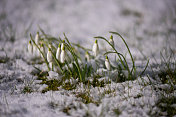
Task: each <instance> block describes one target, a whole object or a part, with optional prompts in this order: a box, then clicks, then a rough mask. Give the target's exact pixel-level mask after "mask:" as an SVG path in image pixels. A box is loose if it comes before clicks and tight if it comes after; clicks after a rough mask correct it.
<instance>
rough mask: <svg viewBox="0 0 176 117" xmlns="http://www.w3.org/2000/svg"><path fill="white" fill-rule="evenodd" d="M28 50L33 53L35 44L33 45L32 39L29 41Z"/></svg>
mask: <svg viewBox="0 0 176 117" xmlns="http://www.w3.org/2000/svg"><path fill="white" fill-rule="evenodd" d="M28 52H29V53H30V54H32V53H33V45H32V42H31V40H30V41H29V43H28Z"/></svg>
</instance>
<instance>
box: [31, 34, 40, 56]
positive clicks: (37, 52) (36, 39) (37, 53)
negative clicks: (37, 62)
mask: <svg viewBox="0 0 176 117" xmlns="http://www.w3.org/2000/svg"><path fill="white" fill-rule="evenodd" d="M39 40H40V35H39V32H37V34H36V36H35V44H36V45H37V46H39ZM36 45H34V47H33V52H34V55H35V56H40V51H39V50H38V48H37V46H36Z"/></svg>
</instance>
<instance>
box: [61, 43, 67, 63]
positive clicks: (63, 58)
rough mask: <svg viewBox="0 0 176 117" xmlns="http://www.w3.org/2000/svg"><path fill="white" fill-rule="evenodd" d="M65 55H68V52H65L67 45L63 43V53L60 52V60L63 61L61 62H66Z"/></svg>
mask: <svg viewBox="0 0 176 117" xmlns="http://www.w3.org/2000/svg"><path fill="white" fill-rule="evenodd" d="M65 55H66V53H65V47H64V45H63V47H62V51H61V54H60V62H61V63H64V62H65Z"/></svg>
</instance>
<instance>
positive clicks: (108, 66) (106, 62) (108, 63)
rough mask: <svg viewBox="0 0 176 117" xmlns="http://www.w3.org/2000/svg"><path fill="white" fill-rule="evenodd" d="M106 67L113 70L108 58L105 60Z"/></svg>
mask: <svg viewBox="0 0 176 117" xmlns="http://www.w3.org/2000/svg"><path fill="white" fill-rule="evenodd" d="M105 66H106V69H107V70H111V64H110V62H109V58H108V56H106V59H105Z"/></svg>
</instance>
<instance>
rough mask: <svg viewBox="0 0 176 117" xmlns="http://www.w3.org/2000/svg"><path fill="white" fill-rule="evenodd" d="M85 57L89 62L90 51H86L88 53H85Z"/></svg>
mask: <svg viewBox="0 0 176 117" xmlns="http://www.w3.org/2000/svg"><path fill="white" fill-rule="evenodd" d="M85 59H86V61H87V62H89V61H90V55H89V52H86V54H85Z"/></svg>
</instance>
